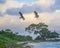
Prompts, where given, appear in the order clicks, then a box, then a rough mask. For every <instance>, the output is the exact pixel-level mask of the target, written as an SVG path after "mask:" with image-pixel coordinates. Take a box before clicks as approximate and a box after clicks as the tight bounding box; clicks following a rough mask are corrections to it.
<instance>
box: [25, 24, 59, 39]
mask: <svg viewBox="0 0 60 48" xmlns="http://www.w3.org/2000/svg"><path fill="white" fill-rule="evenodd" d="M25 30H26V31H28V32H29V33H32V32H34V34H39V36H37V38H36V39H35V40H46V39H48V38H58V37H59V34H58V33H57V32H55V31H54V32H51V31H50V30H48V25H46V24H44V23H39V24H31V25H29V26H28V27H26V29H25Z"/></svg>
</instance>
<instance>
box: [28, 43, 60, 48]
mask: <svg viewBox="0 0 60 48" xmlns="http://www.w3.org/2000/svg"><path fill="white" fill-rule="evenodd" d="M29 44H30V45H33V46H34V47H33V48H60V42H40V43H29Z"/></svg>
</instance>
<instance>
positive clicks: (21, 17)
mask: <svg viewBox="0 0 60 48" xmlns="http://www.w3.org/2000/svg"><path fill="white" fill-rule="evenodd" d="M19 14H20V19H23V20H25V18H24V16H23V14H22V13H21V12H19Z"/></svg>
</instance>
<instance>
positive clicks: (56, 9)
mask: <svg viewBox="0 0 60 48" xmlns="http://www.w3.org/2000/svg"><path fill="white" fill-rule="evenodd" d="M19 11H20V12H22V13H23V15H24V17H25V20H22V19H19V17H20V16H19V13H18V12H19ZM33 11H37V12H38V15H39V18H38V19H36V18H35V16H34V13H33ZM40 22H43V23H45V24H47V25H48V26H49V27H48V28H49V30H51V31H54V30H55V31H57V32H58V33H60V0H0V30H1V29H11V30H12V31H14V32H19V34H22V35H29V33H28V32H25V28H26V27H27V26H29V25H30V24H32V23H35V24H36V23H40ZM31 36H33V34H31Z"/></svg>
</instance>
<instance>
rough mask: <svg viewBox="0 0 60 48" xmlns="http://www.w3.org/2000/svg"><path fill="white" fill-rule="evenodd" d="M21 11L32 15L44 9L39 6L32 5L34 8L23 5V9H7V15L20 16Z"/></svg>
mask: <svg viewBox="0 0 60 48" xmlns="http://www.w3.org/2000/svg"><path fill="white" fill-rule="evenodd" d="M19 11H20V12H22V13H31V12H33V11H37V12H41V11H42V9H41V8H40V6H38V5H32V6H28V5H23V6H22V7H21V8H7V9H6V13H7V14H9V15H18V12H19Z"/></svg>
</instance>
